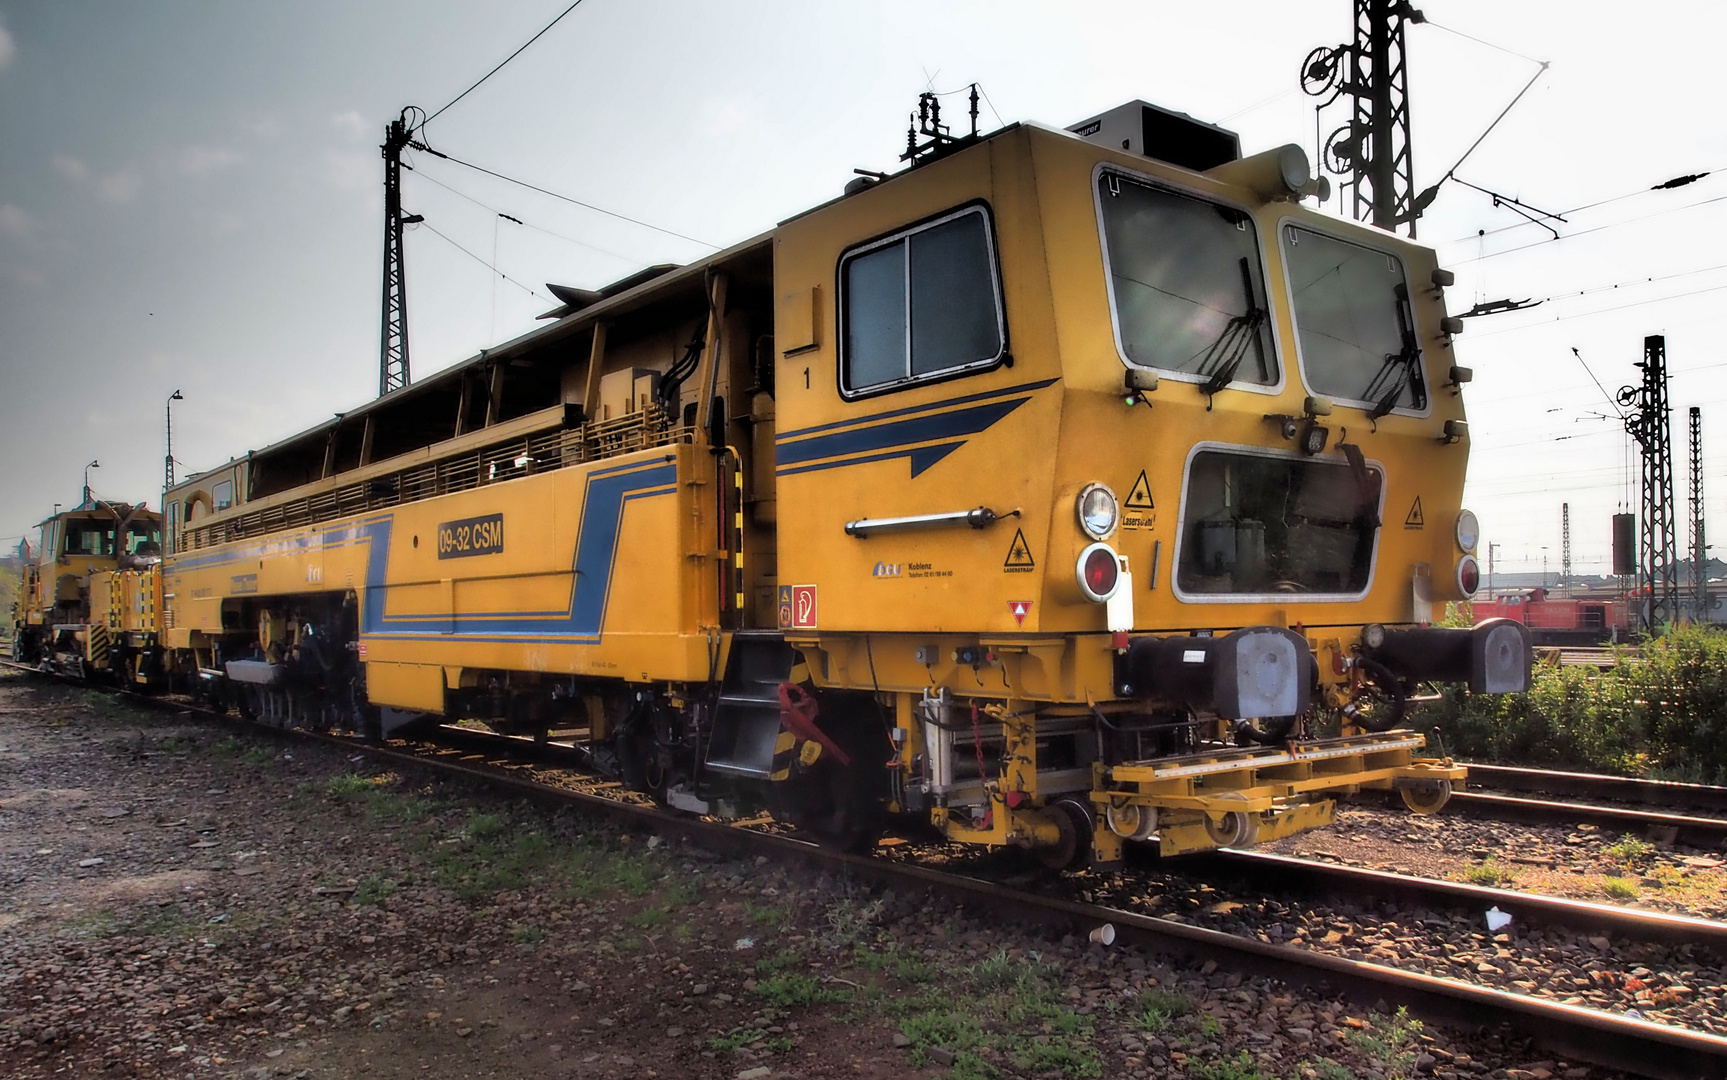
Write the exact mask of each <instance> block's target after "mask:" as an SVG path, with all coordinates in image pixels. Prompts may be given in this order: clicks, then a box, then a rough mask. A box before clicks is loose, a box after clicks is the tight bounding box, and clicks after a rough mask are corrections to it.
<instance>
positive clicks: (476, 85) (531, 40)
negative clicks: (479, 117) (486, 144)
mask: <svg viewBox="0 0 1727 1080" xmlns="http://www.w3.org/2000/svg"><path fill="white" fill-rule="evenodd" d="M581 3H582V0H575V3H573V4H571V5H570V6H569V7H567V8H565V9H564V10H563V11H561V12H559V13H558V17H557V18H555V19H553V20H552V21H551V22H549V23H547V24H546V25H545V26H543V27H541V28H540V32H539V33H538V34H535V35H534V36H533V37H531V38H529V39H528V40H527V41H526V42H524V43H523V44H522V47H521V48H519V49H517V50H516V51H515V52H513V53H511V54H510V55H508V56H506V57H504V59H503V60H502V61H501V62H500V63H499V64H498V66H497V67H495V68H493V69H492V70H490V71H488V72H486V73H485V74H484V75H481V76H480V78H479V81H478V82H476V83H474V85H472V86H470V87H468V88H467V89H466V90H463V91H462V92H461V93H459V94H457V95H456V96H455V97H453V98H451V99H450V100H449V101H448V102H447V103H446V104H445V105H444V106H443V108H440V109H439V110H438V111H437V112H434V113H433V114H432V115H430V116H428V117H426V118H425V119H424V120H422V121H420V124H419V127H420V128H422V129H423V128H424V127H425V126H426V125H427V124H429V123H431V122H432V121H433V120H436V119H437V118H438V117H440V116H442V115H443V114H444V110H445V109H448V108H449V107H450V106H451V105H454V104H455V103H456V102H458V101H460V100H462V99H463V98H465V97H467V96H468V95H469V94H471V93H473V92H474V91H475V90H478V89H479V88H480V83H483V82H485V81H486V80H487V79H489V78H491V77H492V76H493V75H496V74H497V73H498V72H499V71H502V70H503V67H504V65H505V64H507V63H509V62H510V61H511V60H514V59H515V58H516V57H518V56H520V55H522V53H523V52H524V51H526V49H527V47H528V46H529V45H532V44H533V43H534V42H536V41H538V40H540V38H541V37H542V36H543V35H544V34H545V32H546V31H547V30H550V29H551V28H552V27H554V26H556V25H558V23H560V22H562V21H563V18H564V16H565V15H568V14H569V13H570V12H572V11H574V10H576V8H578V7H580V6H581Z"/></svg>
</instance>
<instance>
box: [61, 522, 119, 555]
mask: <svg viewBox="0 0 1727 1080" xmlns="http://www.w3.org/2000/svg"><path fill="white" fill-rule="evenodd" d="M65 553H66V554H68V555H113V554H114V525H113V523H112V522H106V523H105V522H100V521H70V522H67V523H66V547H65Z"/></svg>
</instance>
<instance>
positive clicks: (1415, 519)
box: [1403, 495, 1427, 529]
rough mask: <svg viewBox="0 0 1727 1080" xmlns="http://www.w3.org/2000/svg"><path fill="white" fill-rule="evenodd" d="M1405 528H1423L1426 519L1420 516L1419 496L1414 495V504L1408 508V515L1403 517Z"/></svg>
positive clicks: (1425, 525) (1425, 524)
mask: <svg viewBox="0 0 1727 1080" xmlns="http://www.w3.org/2000/svg"><path fill="white" fill-rule="evenodd" d="M1403 527H1404V528H1405V529H1424V528H1426V527H1427V520H1426V519H1425V518H1423V517H1422V516H1421V496H1419V495H1417V496H1416V497H1415V504H1414V505H1413V506H1411V507H1410V508H1409V516H1408V517H1406V518H1404V519H1403Z"/></svg>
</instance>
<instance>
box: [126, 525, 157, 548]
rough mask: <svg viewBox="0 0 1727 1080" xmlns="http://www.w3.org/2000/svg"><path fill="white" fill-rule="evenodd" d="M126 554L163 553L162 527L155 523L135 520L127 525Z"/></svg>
mask: <svg viewBox="0 0 1727 1080" xmlns="http://www.w3.org/2000/svg"><path fill="white" fill-rule="evenodd" d="M126 554H128V555H160V554H162V529H161V527H160V526H158V525H156V524H155V523H153V522H152V523H149V524H143V523H140V522H133V523H132V524H130V525H128V526H126Z"/></svg>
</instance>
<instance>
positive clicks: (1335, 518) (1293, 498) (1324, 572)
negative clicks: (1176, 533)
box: [1176, 450, 1382, 594]
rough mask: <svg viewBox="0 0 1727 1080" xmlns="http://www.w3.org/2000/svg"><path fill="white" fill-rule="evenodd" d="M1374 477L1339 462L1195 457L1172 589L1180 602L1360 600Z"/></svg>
mask: <svg viewBox="0 0 1727 1080" xmlns="http://www.w3.org/2000/svg"><path fill="white" fill-rule="evenodd" d="M1381 482H1382V481H1381V477H1380V475H1379V473H1378V471H1377V470H1374V469H1371V468H1370V469H1369V470H1368V472H1367V477H1366V479H1365V481H1363V480H1361V479H1358V478H1357V477H1356V475H1355V472H1354V470H1353V469H1351V468H1350V467H1349V466H1348V465H1347V464H1345V463H1342V462H1329V461H1319V460H1316V459H1314V458H1284V457H1262V456H1260V455H1257V454H1243V453H1232V452H1228V451H1217V450H1206V451H1201V452H1200V453H1198V454H1196V455H1194V459H1193V465H1192V468H1191V469H1190V471H1189V472H1188V476H1187V496H1186V502H1185V504H1184V507H1183V511H1182V515H1183V526H1182V535H1181V556H1180V558H1179V560H1178V563H1177V567H1176V581H1177V584H1178V585H1179V586H1180V588H1181V589H1182V591H1183V592H1187V593H1210V594H1219V593H1245V594H1260V593H1293V594H1300V593H1309V592H1311V593H1331V594H1355V593H1361V592H1364V591H1366V589H1367V586H1368V577H1369V575H1370V573H1371V571H1372V568H1373V549H1374V545H1375V543H1376V540H1377V536H1378V531H1379V530H1378V527H1377V522H1378V519H1379V489H1380V484H1381Z"/></svg>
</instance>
